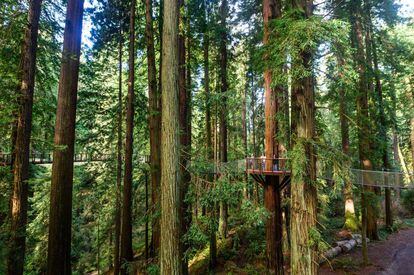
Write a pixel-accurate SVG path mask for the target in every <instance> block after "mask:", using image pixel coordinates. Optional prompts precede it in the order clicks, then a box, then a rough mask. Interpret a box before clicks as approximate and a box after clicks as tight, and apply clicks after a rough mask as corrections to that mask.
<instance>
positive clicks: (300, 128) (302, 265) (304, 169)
mask: <svg viewBox="0 0 414 275" xmlns="http://www.w3.org/2000/svg"><path fill="white" fill-rule="evenodd" d="M295 4H296V5H297V6H296V7H297V8H300V9H301V10H303V11H304V14H303V17H304V18H309V17H310V16H312V6H313V1H309V0H299V1H296V2H295ZM301 57H302V58H301V59H302V60H301V61H300V62H302V66H304V68H305V69H306V70H308V71H311V70H312V53H311V52H310V51H309V50H306V49H305V50H302V52H301ZM313 86H314V84H313V76H312V75H311V76H307V77H301V78H299V79H295V80H293V83H292V109H293V108H294V109H295V110H296V112H297V113H295V116H293V117H292V124H293V125H295V134H296V139H295V140H294V141H293V151H295V154H297V155H298V156H297V158H302V156H304V157H305V158H306V162H305V163H303V162H301V161H298V160H293V165H292V181H291V268H292V270H291V272H292V274H317V267H318V264H317V263H318V260H317V253H316V249H317V248H316V247H313V246H311V245H310V244H309V243H310V240H311V235H310V232H311V230H316V229H315V227H316V219H317V216H316V214H317V213H316V208H317V190H316V186H315V181H316V157H315V148H314V147H313V143H312V142H313V140H314V135H315V96H314V87H313ZM293 120H296V121H293ZM299 155H300V156H299Z"/></svg>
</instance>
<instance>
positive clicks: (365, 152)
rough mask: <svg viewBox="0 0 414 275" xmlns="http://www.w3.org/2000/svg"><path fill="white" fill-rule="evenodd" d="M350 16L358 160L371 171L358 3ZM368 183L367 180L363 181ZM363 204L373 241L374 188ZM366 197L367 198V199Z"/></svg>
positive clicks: (365, 83) (364, 69)
mask: <svg viewBox="0 0 414 275" xmlns="http://www.w3.org/2000/svg"><path fill="white" fill-rule="evenodd" d="M351 14H353V18H352V25H353V32H354V37H355V38H354V39H355V47H356V61H357V64H358V68H357V69H358V75H359V83H358V96H357V123H358V140H359V159H360V162H361V168H362V169H364V170H372V168H373V167H372V162H371V160H370V156H371V148H370V143H371V140H370V129H369V118H368V91H367V76H366V63H365V57H364V45H363V40H362V25H361V6H360V3H359V2H358V1H356V0H354V1H353V2H352V3H351ZM365 181H369V179H368V178H366V179H364V182H365ZM364 191H365V192H366V193H367V194H366V195H365V204H366V207H367V211H366V213H367V237H368V238H370V239H373V240H378V232H377V221H376V215H375V209H374V205H373V202H372V201H373V200H372V199H370V198H371V197H372V196H374V194H375V193H374V188H373V187H372V186H365V188H364ZM367 195H368V197H367Z"/></svg>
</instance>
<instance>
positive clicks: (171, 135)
mask: <svg viewBox="0 0 414 275" xmlns="http://www.w3.org/2000/svg"><path fill="white" fill-rule="evenodd" d="M163 12H164V19H163V21H164V24H163V33H162V36H163V38H162V43H163V45H162V72H161V80H162V93H161V94H162V96H161V98H162V116H161V121H162V124H161V243H160V244H161V246H160V256H161V261H160V263H161V274H174V275H175V274H182V266H181V259H182V255H181V253H180V251H181V250H180V227H181V226H180V186H179V184H180V177H181V175H180V167H179V162H180V144H179V143H180V134H179V130H180V129H179V101H178V96H179V86H178V75H179V67H178V17H179V10H178V5H177V1H174V0H164V10H163Z"/></svg>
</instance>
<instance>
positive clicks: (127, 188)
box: [120, 0, 136, 274]
mask: <svg viewBox="0 0 414 275" xmlns="http://www.w3.org/2000/svg"><path fill="white" fill-rule="evenodd" d="M135 4H136V0H132V1H131V7H130V23H129V53H128V55H129V56H128V102H127V113H126V132H125V171H124V188H123V204H122V226H121V248H120V250H121V251H120V252H121V255H120V261H121V274H127V273H128V270H127V267H126V265H125V263H128V262H131V261H132V259H133V251H132V209H131V207H132V170H133V168H132V155H133V133H134V97H135V95H134V85H135Z"/></svg>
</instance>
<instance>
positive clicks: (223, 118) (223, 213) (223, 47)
mask: <svg viewBox="0 0 414 275" xmlns="http://www.w3.org/2000/svg"><path fill="white" fill-rule="evenodd" d="M228 9H229V7H228V3H227V0H222V2H221V6H220V46H219V48H220V93H221V97H222V98H221V105H220V162H221V163H225V162H227V90H228V82H227V36H228V34H227V23H226V19H227V16H228ZM227 216H228V205H227V203H226V202H220V222H219V234H220V237H222V238H226V236H227Z"/></svg>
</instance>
